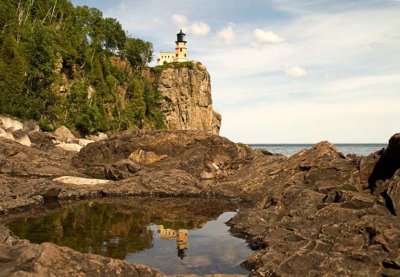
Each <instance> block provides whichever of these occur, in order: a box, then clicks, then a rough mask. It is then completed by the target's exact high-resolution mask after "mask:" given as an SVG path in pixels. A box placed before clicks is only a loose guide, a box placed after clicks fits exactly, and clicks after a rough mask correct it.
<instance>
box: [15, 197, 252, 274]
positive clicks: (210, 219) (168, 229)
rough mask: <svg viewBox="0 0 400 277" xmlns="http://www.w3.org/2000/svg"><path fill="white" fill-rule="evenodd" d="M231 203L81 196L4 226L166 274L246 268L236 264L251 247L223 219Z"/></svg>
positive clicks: (40, 239) (35, 239)
mask: <svg viewBox="0 0 400 277" xmlns="http://www.w3.org/2000/svg"><path fill="white" fill-rule="evenodd" d="M236 209H237V206H235V205H233V204H232V203H228V202H224V201H220V200H215V199H213V200H201V199H157V198H139V199H126V200H123V201H121V200H115V201H101V202H84V203H78V204H62V205H61V206H60V207H59V208H58V209H56V210H53V211H46V212H45V213H44V214H43V215H41V216H38V215H31V216H26V217H23V218H17V219H13V220H11V221H9V222H8V226H9V228H10V229H11V230H12V231H13V232H14V233H15V234H16V235H17V236H19V237H20V238H25V239H28V240H30V241H31V242H34V243H42V242H53V243H56V244H58V245H62V246H68V247H71V248H73V249H75V250H78V251H80V252H84V253H93V254H99V255H103V256H108V257H112V258H118V259H124V260H126V261H128V262H131V263H142V264H146V265H149V266H151V267H153V268H156V269H159V270H161V271H162V272H164V273H167V274H189V273H190V274H213V273H225V274H248V273H249V272H248V271H247V270H246V269H245V268H243V267H242V266H241V265H240V264H241V262H242V261H243V260H244V259H245V258H246V257H247V256H249V255H250V254H251V250H250V249H249V247H248V246H247V244H246V243H245V241H244V240H242V239H239V238H237V237H234V236H233V235H232V234H231V233H230V232H229V227H228V226H227V225H226V224H225V223H226V222H227V221H228V220H229V219H230V218H232V217H233V216H234V215H235V211H236Z"/></svg>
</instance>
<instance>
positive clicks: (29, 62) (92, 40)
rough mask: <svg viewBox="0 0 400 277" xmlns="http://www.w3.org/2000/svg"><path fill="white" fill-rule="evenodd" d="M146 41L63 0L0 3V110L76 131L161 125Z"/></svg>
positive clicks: (47, 126)
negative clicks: (147, 68)
mask: <svg viewBox="0 0 400 277" xmlns="http://www.w3.org/2000/svg"><path fill="white" fill-rule="evenodd" d="M152 55H153V49H152V44H151V43H150V42H146V41H143V40H140V39H135V38H132V37H129V36H128V35H127V34H126V32H125V31H124V30H123V29H122V27H121V24H120V23H119V22H118V21H117V20H115V19H113V18H104V17H103V15H102V13H101V11H99V10H97V9H94V8H89V7H86V6H84V7H74V6H73V5H72V4H71V3H70V2H69V1H68V0H2V1H1V3H0V114H7V115H11V116H15V117H18V118H21V119H33V120H37V121H39V122H40V125H41V127H42V128H43V129H45V130H52V129H54V128H56V127H58V126H60V125H65V126H67V127H69V128H71V129H72V130H75V131H77V132H79V133H81V134H90V133H94V132H98V131H103V132H104V131H118V130H124V129H129V128H144V127H146V128H162V127H163V118H162V113H161V111H160V107H159V104H158V103H159V97H160V96H159V93H158V92H157V90H156V89H155V88H153V86H152V84H151V80H150V79H149V78H148V77H145V76H143V74H141V73H140V72H141V69H142V68H143V67H145V66H146V64H147V63H148V62H150V61H151V59H152Z"/></svg>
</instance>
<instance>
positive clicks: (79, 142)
mask: <svg viewBox="0 0 400 277" xmlns="http://www.w3.org/2000/svg"><path fill="white" fill-rule="evenodd" d="M92 142H94V141H93V140H89V139H79V140H78V144H79V145H80V146H82V147H85V146H86V145H88V144H89V143H92Z"/></svg>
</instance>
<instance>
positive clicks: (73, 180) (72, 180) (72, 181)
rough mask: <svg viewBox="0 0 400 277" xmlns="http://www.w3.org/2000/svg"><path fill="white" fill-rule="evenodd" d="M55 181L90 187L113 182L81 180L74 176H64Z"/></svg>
mask: <svg viewBox="0 0 400 277" xmlns="http://www.w3.org/2000/svg"><path fill="white" fill-rule="evenodd" d="M53 181H57V182H61V183H64V184H68V185H88V186H94V185H103V184H107V183H110V182H112V181H110V180H103V179H91V178H81V177H74V176H62V177H59V178H55V179H53Z"/></svg>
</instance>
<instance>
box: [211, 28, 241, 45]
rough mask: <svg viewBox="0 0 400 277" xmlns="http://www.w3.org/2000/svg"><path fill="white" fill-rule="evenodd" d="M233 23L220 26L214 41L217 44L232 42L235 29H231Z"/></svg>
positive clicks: (234, 36) (234, 37)
mask: <svg viewBox="0 0 400 277" xmlns="http://www.w3.org/2000/svg"><path fill="white" fill-rule="evenodd" d="M233 26H234V24H229V26H227V27H224V28H222V29H221V30H219V31H218V33H217V38H216V42H217V44H228V45H229V44H232V43H233V42H234V41H235V39H236V35H235V30H234V29H233Z"/></svg>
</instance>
